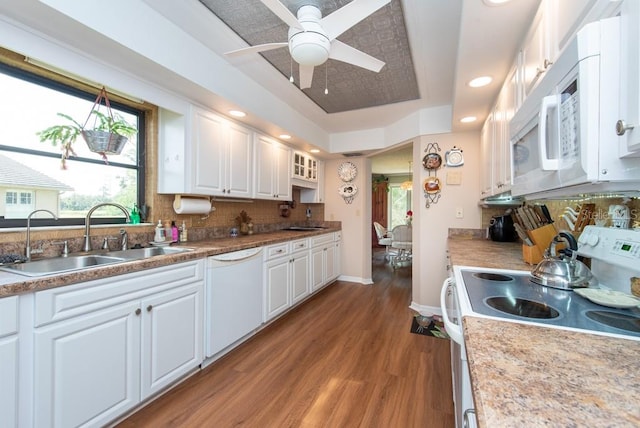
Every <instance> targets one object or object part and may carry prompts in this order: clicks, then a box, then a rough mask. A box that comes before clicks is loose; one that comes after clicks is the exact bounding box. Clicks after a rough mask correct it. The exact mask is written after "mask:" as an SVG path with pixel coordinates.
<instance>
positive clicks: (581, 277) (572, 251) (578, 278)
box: [531, 232, 598, 290]
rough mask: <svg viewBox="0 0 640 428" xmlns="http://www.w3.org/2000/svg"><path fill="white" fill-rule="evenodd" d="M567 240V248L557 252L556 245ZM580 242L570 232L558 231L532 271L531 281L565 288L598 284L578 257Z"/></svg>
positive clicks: (570, 288)
mask: <svg viewBox="0 0 640 428" xmlns="http://www.w3.org/2000/svg"><path fill="white" fill-rule="evenodd" d="M563 241H564V242H565V243H566V244H567V246H568V247H567V248H564V249H562V250H560V251H559V253H560V254H557V253H556V245H557V244H558V243H560V242H563ZM577 250H578V243H577V242H576V238H574V236H573V235H571V234H570V233H568V232H560V233H558V234H557V235H556V236H555V237H554V238H553V239H552V240H551V244H549V248H547V250H546V251H545V253H544V259H542V261H541V262H540V263H538V265H537V266H536V267H535V268H533V270H532V271H531V281H533V282H535V283H536V284H540V285H544V286H547V287H552V288H559V289H563V290H572V289H574V288H585V287H590V286H596V285H597V284H598V281H597V279H596V278H595V277H594V276H593V273H591V270H589V268H588V267H587V266H586V265H585V264H584V263H582V262H581V261H580V260H578V259H577V257H578V254H577V253H576V251H577Z"/></svg>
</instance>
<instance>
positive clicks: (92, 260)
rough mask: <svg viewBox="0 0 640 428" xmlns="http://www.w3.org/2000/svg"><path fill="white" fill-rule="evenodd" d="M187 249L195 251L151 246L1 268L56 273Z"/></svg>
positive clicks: (47, 273) (41, 274) (21, 273)
mask: <svg viewBox="0 0 640 428" xmlns="http://www.w3.org/2000/svg"><path fill="white" fill-rule="evenodd" d="M185 251H193V249H192V248H182V247H149V248H135V249H131V250H124V251H109V252H106V253H100V254H80V255H70V256H68V257H55V258H51V259H41V260H36V261H31V262H26V263H16V264H12V265H6V266H2V267H0V270H3V271H5V272H12V273H17V274H20V275H25V276H44V275H54V274H59V273H65V272H72V271H75V270H81V269H88V268H92V267H98V266H105V265H110V264H114V263H122V262H129V261H133V260H143V259H147V258H150V257H154V256H163V255H169V254H178V253H183V252H185Z"/></svg>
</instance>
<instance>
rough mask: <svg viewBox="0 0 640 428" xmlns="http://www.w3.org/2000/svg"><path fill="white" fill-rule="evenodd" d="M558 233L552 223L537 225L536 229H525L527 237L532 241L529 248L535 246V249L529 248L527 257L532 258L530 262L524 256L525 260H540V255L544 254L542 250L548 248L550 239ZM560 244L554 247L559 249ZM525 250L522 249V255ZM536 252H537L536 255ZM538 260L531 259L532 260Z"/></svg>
mask: <svg viewBox="0 0 640 428" xmlns="http://www.w3.org/2000/svg"><path fill="white" fill-rule="evenodd" d="M557 234H558V231H557V230H556V227H555V226H554V225H553V223H552V224H547V225H544V226H542V227H539V228H537V229H532V230H527V235H528V236H529V239H531V241H532V242H533V244H534V245H533V247H529V248H536V250H537V251H534V250H531V251H529V256H528V257H529V258H530V259H531V260H532V261H531V262H530V261H528V260H527V257H525V262H527V263H531V264H534V263H539V262H540V260H542V256H543V255H544V252H545V250H546V249H547V248H549V244H551V241H552V240H553V238H554V237H555V236H556V235H557ZM560 247H561V245H560V244H558V247H556V249H560ZM524 253H525V250H524V249H523V257H524V256H525V254H524ZM536 254H538V255H537V256H536ZM536 259H537V260H538V261H537V262H536V261H533V260H536Z"/></svg>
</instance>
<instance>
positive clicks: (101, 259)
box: [0, 254, 126, 276]
mask: <svg viewBox="0 0 640 428" xmlns="http://www.w3.org/2000/svg"><path fill="white" fill-rule="evenodd" d="M124 261H126V259H124V258H122V257H114V256H107V255H95V254H91V255H79V256H69V257H56V258H52V259H43V260H36V261H32V262H27V263H18V264H13V265H8V266H3V267H0V269H1V270H4V271H6V272H12V273H17V274H20V275H25V276H43V275H52V274H57V273H63V272H70V271H74V270H80V269H87V268H92V267H96V266H104V265H110V264H113V263H120V262H124Z"/></svg>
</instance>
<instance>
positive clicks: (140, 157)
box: [0, 52, 147, 230]
mask: <svg viewBox="0 0 640 428" xmlns="http://www.w3.org/2000/svg"><path fill="white" fill-rule="evenodd" d="M0 54H1V52H0ZM0 73H3V74H7V75H9V76H11V77H14V78H17V79H22V80H25V81H27V82H30V83H33V84H36V85H40V86H44V87H47V88H49V89H53V90H56V91H59V92H63V93H65V94H68V95H72V96H75V97H78V98H81V99H84V100H87V101H90V102H93V101H95V99H96V97H97V96H98V92H99V91H100V89H98V88H91V87H88V86H87V88H90V89H87V90H85V89H81V88H78V87H74V86H72V85H71V84H68V83H63V82H60V81H58V80H55V79H54V78H51V77H47V76H44V75H41V74H38V73H37V72H35V71H30V70H27V69H25V67H16V66H14V65H12V64H10V63H7V62H3V61H2V60H1V58H0ZM65 80H68V79H66V78H65ZM78 83H79V86H86V85H83V84H82V83H80V82H78ZM92 90H94V91H95V92H91V91H92ZM109 102H110V104H111V106H112V107H113V108H116V109H118V110H121V111H124V112H127V113H130V114H133V115H135V116H136V117H137V118H138V132H137V134H136V138H137V146H136V147H137V151H136V158H137V161H136V164H135V165H131V164H125V163H120V162H113V161H112V160H109V166H113V167H120V168H125V169H131V170H135V171H136V172H137V177H138V179H137V189H136V190H137V204H138V206H144V205H145V203H146V202H145V201H146V187H145V183H146V143H147V135H146V120H147V117H146V116H147V110H146V109H144V108H135V107H133V106H131V105H127V104H124V103H121V102H119V101H117V100H113V99H110V100H109ZM3 151H4V152H13V153H22V154H30V155H37V156H43V157H52V158H59V157H60V154H57V153H51V152H46V151H40V150H33V149H25V148H21V147H14V146H8V145H2V144H0V152H3ZM70 159H71V160H74V161H80V162H84V163H93V164H99V165H104V161H102V160H100V159H91V158H86V157H81V156H72V157H70ZM17 196H18V201H17V203H19V200H20V195H17ZM84 222H85V219H84V218H83V217H73V218H71V217H67V218H59V219H58V220H55V219H53V218H41V219H31V226H32V227H46V226H76V225H84ZM124 223H126V219H125V218H124V217H96V218H92V219H91V224H114V225H118V224H124ZM26 226H27V219H4V218H0V230H2V229H7V228H20V227H26Z"/></svg>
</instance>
